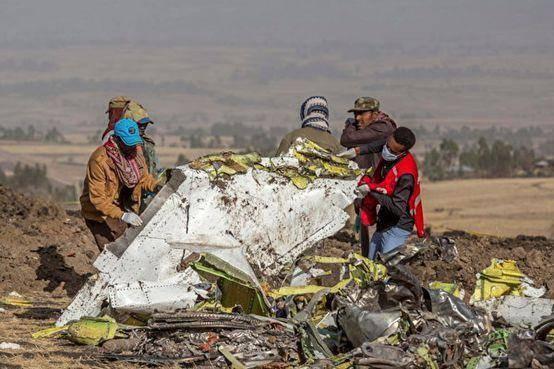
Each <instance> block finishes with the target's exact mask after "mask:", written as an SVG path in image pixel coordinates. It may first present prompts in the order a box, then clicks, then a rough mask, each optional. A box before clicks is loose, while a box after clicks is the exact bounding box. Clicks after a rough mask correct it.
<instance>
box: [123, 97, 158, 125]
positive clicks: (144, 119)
mask: <svg viewBox="0 0 554 369" xmlns="http://www.w3.org/2000/svg"><path fill="white" fill-rule="evenodd" d="M123 118H129V119H132V120H134V121H135V122H137V123H139V124H140V123H154V122H152V120H151V119H150V116H149V115H148V112H147V111H146V109H144V107H143V106H142V105H141V104H139V103H138V102H136V101H135V100H131V101H129V103H128V104H127V105H126V106H125V111H124V112H123Z"/></svg>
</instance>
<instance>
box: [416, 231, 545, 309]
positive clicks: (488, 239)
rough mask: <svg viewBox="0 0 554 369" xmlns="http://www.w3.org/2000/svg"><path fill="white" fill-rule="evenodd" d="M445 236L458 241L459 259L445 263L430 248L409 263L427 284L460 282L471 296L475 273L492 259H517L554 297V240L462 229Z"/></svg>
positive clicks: (530, 275) (523, 268)
mask: <svg viewBox="0 0 554 369" xmlns="http://www.w3.org/2000/svg"><path fill="white" fill-rule="evenodd" d="M444 236H447V237H449V238H451V239H452V240H453V241H454V242H455V243H456V248H457V249H458V253H459V257H458V258H457V259H455V260H454V261H452V262H450V263H448V262H445V261H444V260H442V259H441V258H440V255H439V253H438V252H437V250H433V249H429V250H427V251H425V252H422V253H421V254H418V255H416V256H415V257H414V258H413V259H412V260H411V261H410V262H409V263H408V266H409V267H410V268H411V269H412V271H413V272H414V273H415V274H416V276H417V277H418V278H419V279H420V280H421V281H422V282H424V284H427V283H429V282H432V281H440V282H458V283H461V285H462V286H463V288H464V289H465V291H466V296H467V297H468V298H469V296H470V295H471V294H472V293H473V290H474V288H475V274H476V273H478V272H480V271H481V270H483V269H485V268H486V267H487V266H489V265H490V263H491V259H493V258H497V259H513V260H515V261H516V262H517V265H518V267H519V268H520V270H521V271H522V272H523V273H525V274H526V275H527V276H529V277H530V278H531V279H533V281H534V282H535V286H536V287H539V286H546V287H547V293H546V296H545V297H548V298H554V268H552V264H553V263H554V240H552V239H547V238H545V237H529V236H517V237H515V238H500V237H492V236H478V235H471V234H469V233H465V232H460V231H457V232H447V233H445V234H444Z"/></svg>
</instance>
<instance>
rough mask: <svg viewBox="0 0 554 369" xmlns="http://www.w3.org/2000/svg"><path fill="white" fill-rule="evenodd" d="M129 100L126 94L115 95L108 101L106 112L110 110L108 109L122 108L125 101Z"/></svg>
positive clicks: (125, 103)
mask: <svg viewBox="0 0 554 369" xmlns="http://www.w3.org/2000/svg"><path fill="white" fill-rule="evenodd" d="M129 101H131V98H130V97H127V96H116V97H114V98H112V99H110V101H109V102H108V110H106V113H107V112H109V111H110V109H117V108H119V109H123V108H124V107H125V105H127V103H128V102H129Z"/></svg>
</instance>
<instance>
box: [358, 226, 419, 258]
mask: <svg viewBox="0 0 554 369" xmlns="http://www.w3.org/2000/svg"><path fill="white" fill-rule="evenodd" d="M411 233H412V232H409V231H406V230H404V229H402V228H398V227H392V228H389V229H387V230H386V231H384V232H375V233H373V236H372V237H371V242H370V244H369V255H368V257H369V258H370V259H371V260H375V256H376V255H377V253H378V252H379V253H381V254H382V255H384V254H386V253H389V252H391V251H393V250H394V249H396V248H398V247H400V246H402V245H403V244H404V242H406V240H407V239H408V237H409V236H410V234H411Z"/></svg>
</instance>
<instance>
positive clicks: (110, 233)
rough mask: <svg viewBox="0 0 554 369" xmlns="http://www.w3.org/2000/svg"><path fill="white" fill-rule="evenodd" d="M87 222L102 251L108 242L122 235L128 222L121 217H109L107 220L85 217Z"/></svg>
mask: <svg viewBox="0 0 554 369" xmlns="http://www.w3.org/2000/svg"><path fill="white" fill-rule="evenodd" d="M85 223H86V224H87V227H88V229H90V231H91V233H92V235H93V237H94V241H96V245H97V246H98V249H99V250H100V251H102V250H104V246H106V244H108V243H110V242H113V241H115V240H117V239H118V238H119V237H121V236H122V235H123V233H125V230H126V229H127V223H125V222H124V221H122V220H121V219H113V218H108V219H106V222H97V221H95V220H90V219H85Z"/></svg>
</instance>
